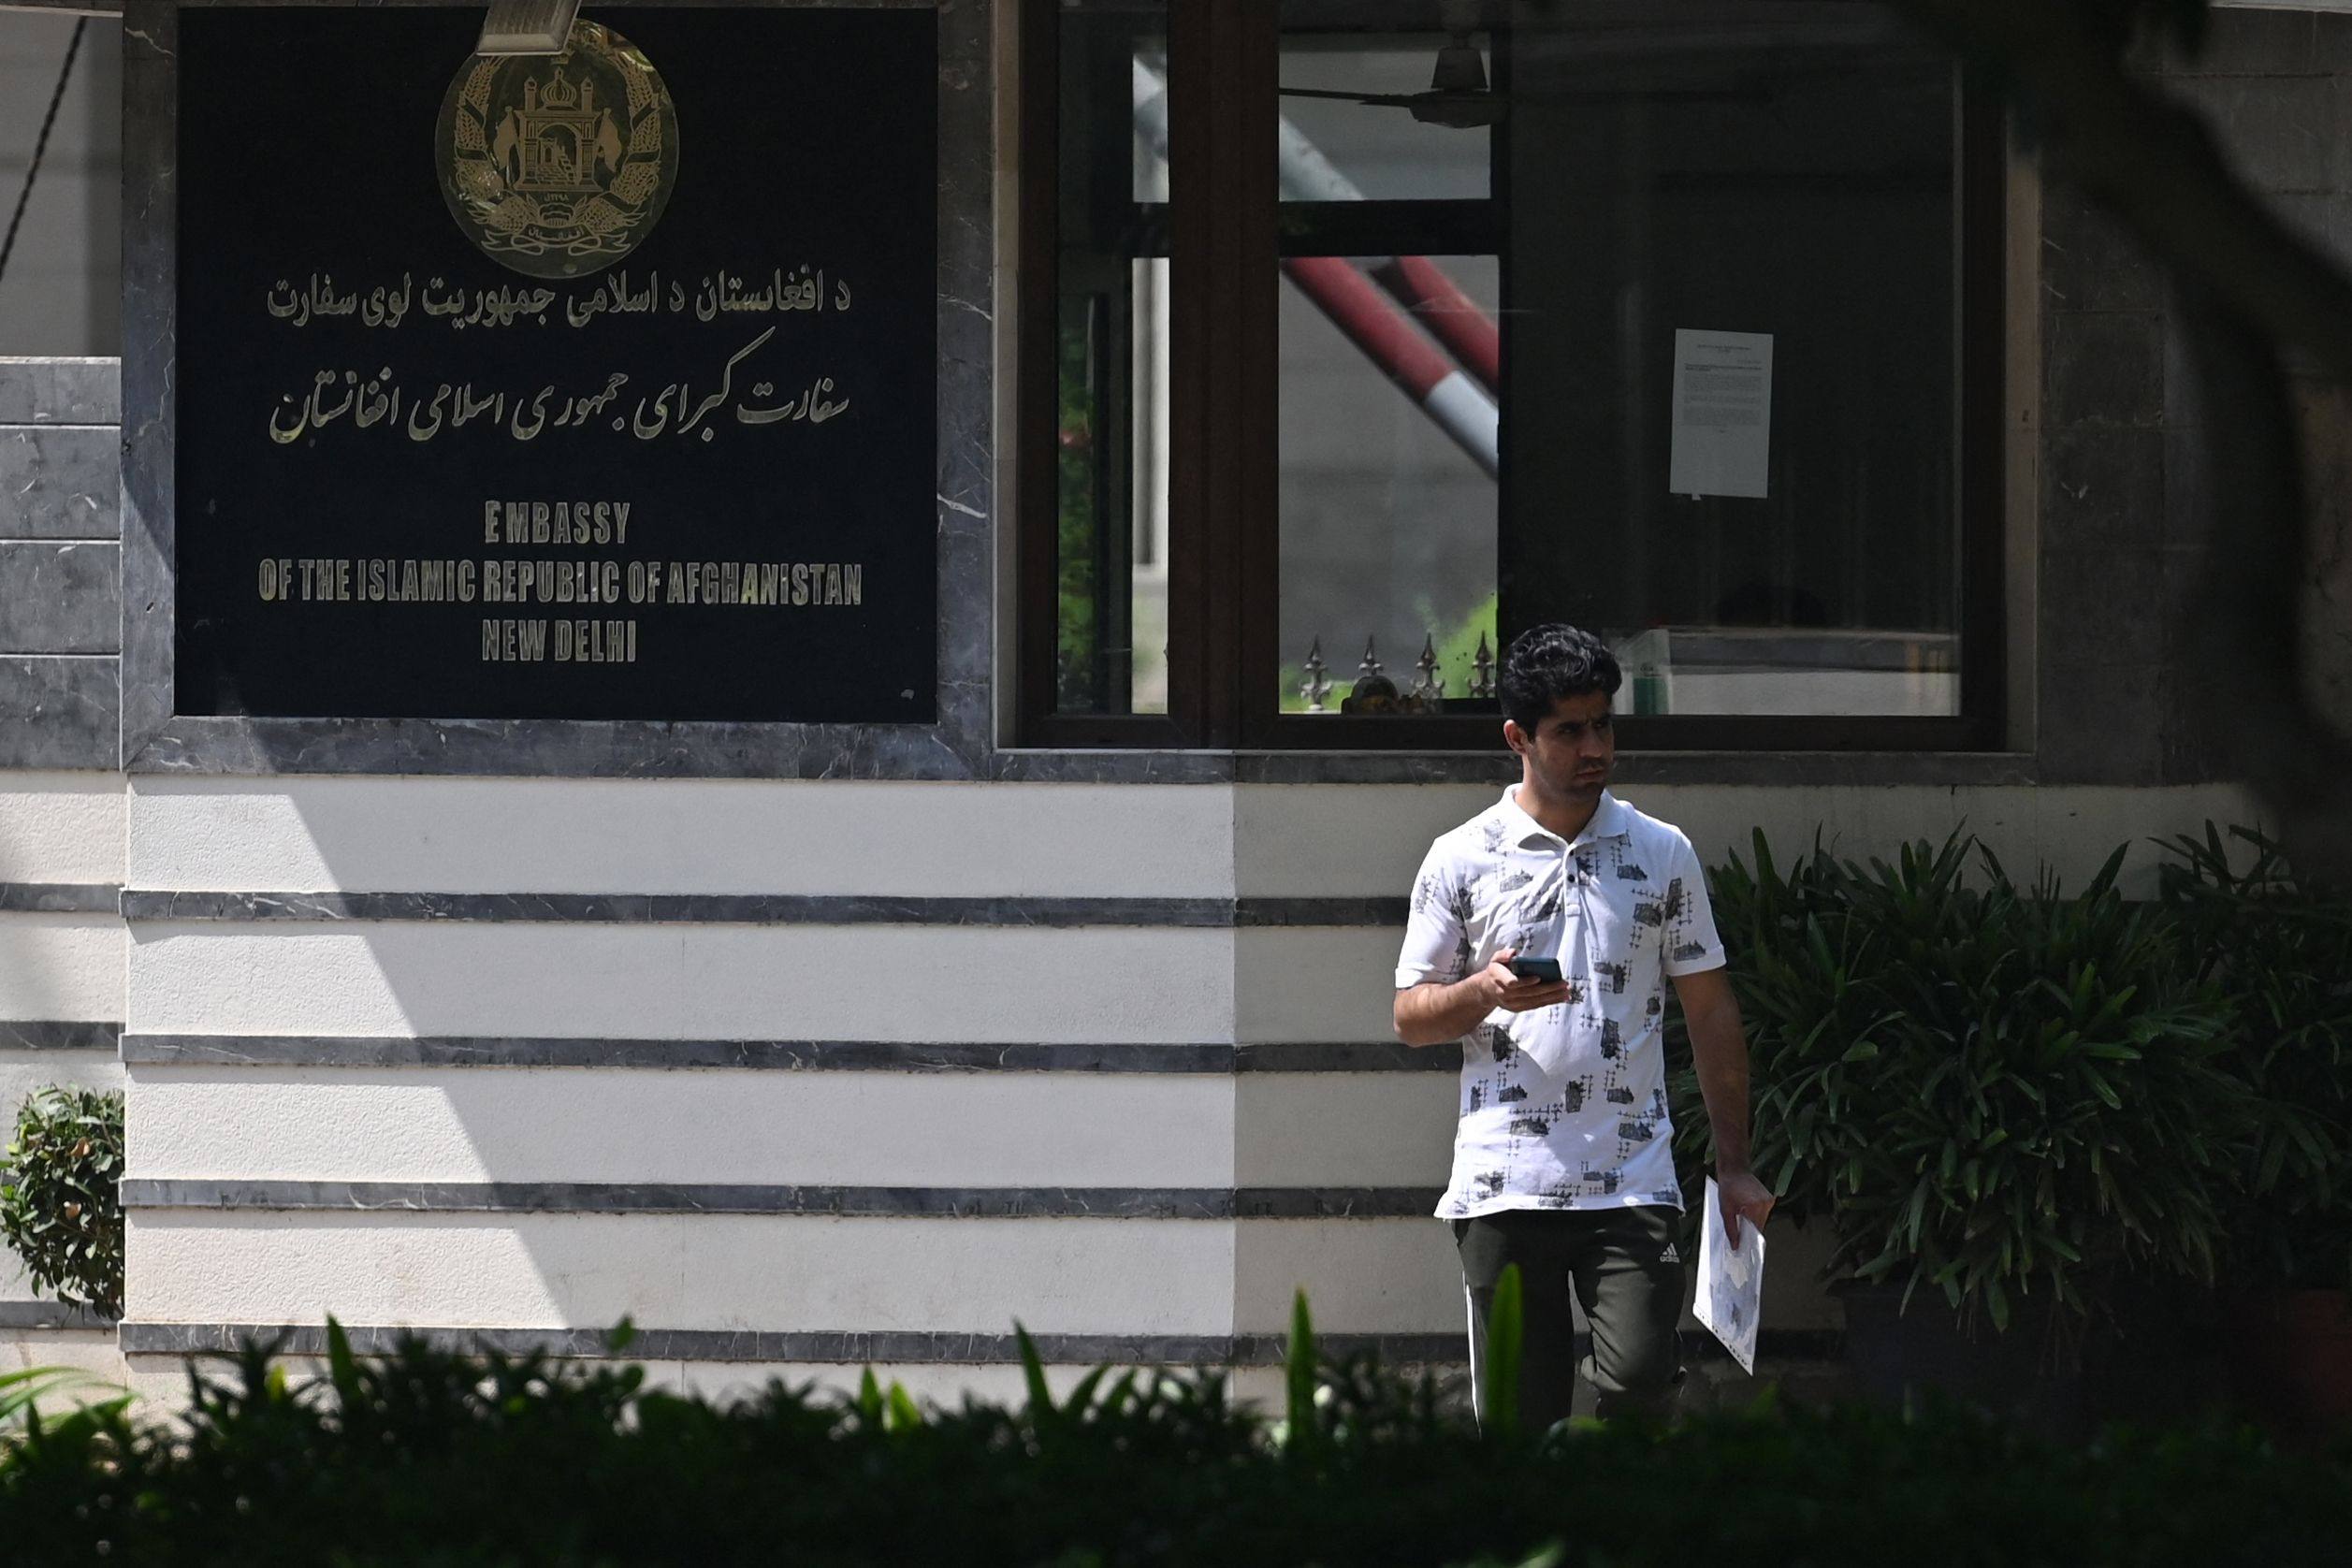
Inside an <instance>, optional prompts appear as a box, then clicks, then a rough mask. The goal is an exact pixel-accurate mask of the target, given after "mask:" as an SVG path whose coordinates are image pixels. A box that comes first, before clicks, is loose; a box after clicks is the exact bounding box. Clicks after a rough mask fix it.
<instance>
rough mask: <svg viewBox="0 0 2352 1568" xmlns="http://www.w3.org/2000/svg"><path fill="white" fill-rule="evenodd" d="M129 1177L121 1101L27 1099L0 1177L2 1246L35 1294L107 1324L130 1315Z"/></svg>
mask: <svg viewBox="0 0 2352 1568" xmlns="http://www.w3.org/2000/svg"><path fill="white" fill-rule="evenodd" d="M122 1177H123V1096H122V1093H121V1091H119V1090H99V1089H75V1088H62V1087H57V1086H54V1085H52V1086H51V1087H48V1088H42V1089H36V1090H35V1091H33V1093H32V1094H30V1095H27V1096H25V1098H24V1103H23V1104H22V1106H20V1107H19V1108H18V1110H17V1119H16V1132H15V1137H14V1138H13V1139H11V1140H10V1141H9V1143H8V1146H7V1166H6V1170H5V1172H0V1241H7V1244H8V1246H9V1248H10V1249H11V1250H12V1251H14V1252H15V1253H16V1254H17V1256H19V1257H21V1258H22V1259H23V1261H24V1271H25V1276H26V1277H27V1278H28V1279H30V1280H31V1281H32V1283H33V1288H34V1289H36V1290H44V1291H48V1292H51V1294H53V1295H54V1296H55V1297H56V1298H57V1299H58V1300H60V1301H63V1302H64V1303H65V1304H66V1305H67V1306H77V1307H86V1308H88V1309H89V1310H90V1311H91V1312H93V1313H94V1314H97V1315H98V1316H100V1317H102V1318H114V1317H120V1316H121V1315H122V1314H123V1200H122V1192H121V1187H120V1183H121V1181H122Z"/></svg>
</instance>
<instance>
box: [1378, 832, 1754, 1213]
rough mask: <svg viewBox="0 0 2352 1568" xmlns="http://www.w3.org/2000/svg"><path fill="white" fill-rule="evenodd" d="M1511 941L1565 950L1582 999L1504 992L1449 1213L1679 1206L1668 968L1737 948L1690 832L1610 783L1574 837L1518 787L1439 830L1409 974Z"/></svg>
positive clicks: (1479, 1062)
mask: <svg viewBox="0 0 2352 1568" xmlns="http://www.w3.org/2000/svg"><path fill="white" fill-rule="evenodd" d="M1504 948H1513V949H1516V950H1517V951H1519V952H1521V953H1523V954H1527V955H1529V956H1532V957H1542V956H1547V955H1551V954H1557V955H1558V956H1559V959H1560V968H1561V975H1562V976H1563V977H1564V978H1565V979H1566V980H1567V981H1568V986H1569V1000H1568V1001H1566V1002H1564V1003H1562V1004H1560V1005H1558V1006H1555V1007H1549V1008H1541V1009H1535V1010H1534V1011H1532V1012H1522V1013H1513V1012H1507V1011H1504V1010H1503V1009H1500V1008H1498V1009H1495V1010H1494V1011H1493V1012H1492V1013H1489V1014H1488V1016H1487V1017H1486V1019H1485V1020H1484V1021H1482V1022H1481V1023H1480V1024H1478V1025H1477V1026H1476V1027H1475V1028H1474V1029H1473V1030H1472V1031H1471V1032H1470V1034H1469V1035H1468V1036H1467V1037H1465V1038H1464V1039H1463V1041H1462V1076H1461V1121H1460V1124H1459V1126H1458V1127H1457V1129H1456V1131H1455V1135H1454V1174H1453V1181H1452V1183H1451V1184H1449V1185H1448V1186H1447V1187H1446V1189H1445V1198H1442V1199H1441V1200H1440V1201H1439V1203H1438V1206H1437V1213H1438V1217H1439V1218H1441V1219H1467V1218H1470V1217H1472V1216H1473V1215H1476V1214H1489V1213H1494V1212H1498V1211H1501V1210H1505V1209H1609V1208H1620V1207H1624V1208H1630V1207H1634V1206H1638V1205H1643V1204H1662V1205H1670V1206H1672V1207H1675V1208H1680V1207H1681V1203H1682V1198H1681V1191H1680V1189H1679V1187H1678V1186H1677V1183H1676V1181H1675V1169H1674V1129H1673V1127H1672V1125H1670V1124H1669V1122H1668V1120H1667V1113H1666V1062H1665V1049H1664V1045H1663V1030H1662V1024H1663V1021H1664V1014H1665V982H1666V979H1667V977H1668V976H1672V975H1688V974H1695V973H1697V972H1699V971H1700V970H1703V969H1714V968H1720V966H1721V965H1722V964H1723V945H1722V942H1721V940H1720V938H1719V937H1718V936H1716V932H1715V917H1714V914H1713V912H1712V911H1711V910H1710V909H1709V907H1708V906H1707V897H1706V875H1705V873H1704V872H1703V871H1702V869H1701V867H1700V865H1699V858H1698V855H1697V853H1696V852H1695V851H1694V850H1692V849H1691V840H1690V839H1689V838H1687V837H1685V836H1684V835H1683V833H1682V830H1681V829H1679V828H1677V827H1675V826H1673V825H1672V824H1670V823H1666V822H1662V821H1660V820H1657V819H1656V818H1655V817H1647V816H1644V815H1643V814H1642V813H1641V812H1639V811H1636V810H1634V809H1633V807H1632V806H1628V805H1626V804H1625V803H1624V802H1623V801H1620V800H1619V799H1618V798H1617V797H1616V796H1615V795H1613V794H1610V793H1608V792H1607V791H1603V792H1602V795H1601V803H1600V806H1598V807H1597V808H1596V809H1595V810H1594V812H1593V814H1592V820H1591V821H1590V822H1589V823H1587V824H1586V825H1585V828H1584V831H1583V832H1582V833H1580V834H1578V835H1576V837H1575V841H1574V842H1573V843H1572V842H1569V841H1567V840H1564V839H1562V838H1561V837H1560V836H1559V835H1557V834H1554V833H1551V832H1548V831H1547V830H1546V829H1545V828H1544V827H1543V826H1542V825H1541V824H1539V823H1538V822H1537V821H1536V820H1535V819H1534V818H1532V817H1531V816H1529V815H1528V814H1527V813H1526V812H1525V811H1523V810H1521V809H1520V808H1519V806H1518V803H1517V801H1515V800H1514V799H1512V792H1511V791H1509V790H1505V791H1503V798H1502V800H1500V801H1498V802H1497V803H1496V804H1495V805H1493V806H1489V807H1488V809H1487V810H1485V811H1483V812H1481V813H1479V814H1478V815H1477V816H1475V817H1474V818H1472V819H1471V820H1469V821H1467V822H1464V823H1463V824H1462V825H1461V826H1460V827H1458V828H1456V829H1454V830H1453V831H1452V832H1451V833H1448V834H1445V835H1444V836H1442V837H1440V838H1439V839H1438V840H1437V842H1436V843H1434V844H1432V845H1431V846H1430V852H1429V857H1428V858H1427V859H1426V860H1424V861H1423V862H1422V863H1421V874H1420V877H1419V878H1418V879H1417V880H1416V882H1415V883H1414V888H1413V912H1412V916H1411V919H1410V920H1409V922H1407V924H1406V927H1405V937H1404V951H1403V952H1402V953H1401V954H1400V955H1399V957H1398V959H1397V988H1398V989H1399V990H1404V989H1407V988H1409V987H1411V986H1416V985H1419V984H1421V983H1422V982H1423V981H1425V980H1440V981H1445V982H1449V983H1450V982H1452V981H1455V980H1462V979H1465V978H1466V977H1468V976H1470V975H1473V974H1474V973H1476V972H1477V971H1478V970H1480V969H1483V968H1485V967H1486V966H1487V965H1488V963H1490V962H1491V961H1492V960H1493V957H1494V955H1495V954H1496V953H1497V952H1498V951H1501V950H1503V949H1504Z"/></svg>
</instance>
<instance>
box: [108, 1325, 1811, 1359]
mask: <svg viewBox="0 0 2352 1568" xmlns="http://www.w3.org/2000/svg"><path fill="white" fill-rule="evenodd" d="M343 1332H344V1334H345V1336H346V1337H348V1339H349V1340H350V1342H351V1347H352V1349H353V1351H354V1352H356V1354H358V1355H362V1356H381V1355H385V1354H387V1353H388V1352H390V1351H391V1350H392V1349H393V1348H394V1347H395V1346H396V1345H398V1344H399V1342H400V1341H401V1340H402V1339H403V1338H407V1337H411V1336H413V1337H414V1338H417V1339H421V1340H423V1341H425V1342H426V1343H428V1344H431V1345H434V1346H437V1347H439V1348H442V1349H447V1350H469V1351H492V1350H495V1351H497V1352H499V1353H501V1354H502V1355H508V1356H522V1355H529V1354H530V1353H531V1352H533V1351H544V1352H545V1353H547V1354H548V1355H551V1356H558V1357H567V1358H572V1359H579V1360H623V1361H662V1360H677V1361H804V1362H817V1363H832V1364H836V1365H852V1366H854V1365H858V1364H862V1363H864V1364H874V1365H922V1364H946V1365H962V1366H987V1365H994V1364H1000V1363H1005V1362H1015V1361H1018V1360H1019V1359H1020V1358H1021V1351H1020V1344H1019V1342H1018V1341H1016V1340H1015V1339H1014V1338H1013V1336H1012V1335H1010V1334H970V1333H961V1332H946V1333H924V1332H921V1331H914V1330H906V1329H896V1330H882V1331H878V1332H861V1331H858V1330H854V1329H839V1330H782V1331H777V1330H769V1329H754V1328H745V1329H726V1328H640V1329H638V1330H636V1332H635V1334H634V1335H633V1336H632V1338H631V1340H630V1341H629V1343H628V1344H627V1345H626V1346H624V1347H622V1348H621V1349H619V1350H617V1351H616V1350H615V1349H614V1348H613V1345H612V1341H611V1335H610V1333H609V1331H607V1330H605V1329H601V1328H438V1327H436V1328H399V1327H393V1326H376V1325H349V1326H346V1327H345V1328H344V1329H343ZM1575 1338H1576V1349H1577V1353H1578V1354H1579V1355H1582V1354H1584V1353H1585V1352H1586V1351H1587V1350H1588V1349H1589V1348H1590V1340H1589V1338H1588V1337H1587V1336H1586V1335H1583V1334H1578V1335H1577V1336H1576V1337H1575ZM1682 1339H1683V1346H1682V1350H1683V1357H1684V1359H1685V1360H1686V1361H1691V1362H1713V1361H1725V1360H1728V1359H1729V1357H1728V1356H1727V1355H1726V1354H1725V1352H1724V1351H1723V1349H1722V1347H1721V1346H1720V1345H1718V1344H1717V1343H1715V1341H1714V1340H1713V1339H1711V1338H1710V1337H1708V1336H1707V1335H1706V1334H1704V1333H1698V1334H1693V1333H1687V1332H1686V1333H1685V1334H1684V1335H1683V1336H1682ZM121 1340H122V1347H123V1354H125V1355H129V1356H199V1355H222V1354H228V1353H233V1352H235V1351H237V1350H238V1349H240V1347H241V1346H242V1345H243V1344H245V1343H248V1342H252V1343H263V1344H271V1343H274V1347H275V1349H276V1350H277V1352H278V1353H279V1354H280V1355H284V1356H324V1355H325V1354H326V1353H327V1330H326V1328H324V1327H323V1326H320V1325H312V1324H290V1323H276V1324H254V1323H138V1322H131V1323H125V1324H123V1326H122V1330H121ZM1032 1340H1033V1342H1034V1343H1036V1345H1037V1347H1038V1357H1040V1358H1041V1359H1042V1360H1044V1361H1046V1362H1048V1363H1049V1364H1053V1365H1059V1366H1099V1365H1101V1364H1103V1363H1104V1362H1110V1363H1112V1364H1114V1365H1121V1366H1169V1367H1186V1366H1200V1367H1215V1366H1224V1367H1265V1366H1279V1365H1281V1364H1282V1363H1283V1361H1284V1360H1285V1357H1286V1356H1287V1355H1288V1352H1289V1341H1288V1339H1287V1338H1286V1337H1285V1336H1283V1335H1280V1334H1037V1335H1033V1336H1032ZM1843 1342H1844V1336H1843V1335H1841V1334H1838V1333H1836V1332H1829V1331H1813V1330H1808V1329H1786V1328H1784V1329H1772V1328H1766V1329H1764V1331H1763V1332H1762V1334H1761V1335H1760V1336H1759V1345H1758V1358H1759V1360H1760V1361H1761V1360H1762V1359H1764V1358H1765V1357H1770V1358H1773V1359H1775V1360H1782V1361H1792V1362H1820V1361H1828V1360H1834V1359H1835V1358H1836V1357H1837V1355H1838V1354H1839V1352H1840V1350H1841V1348H1842V1345H1843ZM1315 1344H1316V1346H1317V1348H1318V1349H1319V1350H1320V1351H1321V1352H1322V1353H1323V1354H1324V1355H1326V1356H1329V1357H1347V1356H1354V1355H1360V1354H1362V1353H1365V1352H1371V1353H1373V1354H1376V1355H1377V1356H1379V1357H1380V1358H1381V1360H1382V1361H1383V1362H1385V1363H1387V1365H1390V1366H1394V1367H1415V1366H1452V1367H1459V1366H1463V1365H1466V1364H1467V1362H1468V1360H1469V1348H1468V1345H1467V1343H1466V1342H1465V1341H1464V1339H1463V1337H1462V1336H1461V1335H1460V1334H1451V1333H1448V1334H1317V1335H1316V1336H1315Z"/></svg>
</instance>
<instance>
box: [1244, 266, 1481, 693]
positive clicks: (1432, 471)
mask: <svg viewBox="0 0 2352 1568" xmlns="http://www.w3.org/2000/svg"><path fill="white" fill-rule="evenodd" d="M1414 259H1415V260H1416V262H1417V263H1418V268H1417V269H1416V271H1418V272H1419V273H1420V274H1422V275H1425V276H1428V277H1429V278H1430V279H1432V280H1433V281H1434V280H1442V281H1443V282H1444V283H1445V284H1447V285H1450V286H1452V287H1455V288H1458V289H1459V291H1460V295H1459V298H1457V299H1455V300H1454V301H1452V306H1453V308H1454V309H1456V310H1459V311H1460V312H1462V313H1463V314H1464V315H1465V316H1466V317H1468V318H1470V319H1471V320H1473V321H1474V322H1475V323H1479V324H1484V325H1486V326H1488V328H1489V329H1491V323H1492V321H1493V312H1494V309H1495V306H1496V303H1497V301H1498V285H1499V269H1497V267H1496V264H1495V260H1494V258H1493V257H1491V256H1440V257H1416V258H1414ZM1393 267H1394V262H1393V260H1392V259H1391V258H1383V257H1372V258H1354V259H1351V258H1345V257H1293V258H1290V259H1289V260H1288V261H1287V262H1286V263H1285V269H1284V271H1285V279H1284V284H1283V289H1282V303H1281V306H1280V317H1279V320H1280V325H1281V334H1282V337H1281V351H1280V365H1281V371H1280V374H1281V401H1280V418H1281V426H1282V430H1281V465H1282V466H1281V472H1282V489H1281V517H1282V548H1281V560H1282V565H1281V573H1282V580H1281V639H1282V640H1281V645H1280V646H1281V648H1282V651H1283V656H1284V660H1285V669H1284V671H1283V675H1282V692H1281V695H1282V699H1283V700H1282V707H1283V711H1285V712H1289V713H1304V712H1331V713H1337V712H1342V711H1347V712H1399V711H1415V712H1439V711H1445V702H1444V701H1442V699H1453V700H1455V705H1457V706H1459V700H1461V699H1466V698H1469V697H1471V696H1472V695H1473V689H1474V687H1478V688H1481V690H1482V691H1483V687H1482V683H1481V680H1480V673H1479V670H1478V668H1477V665H1476V659H1477V654H1478V651H1479V649H1480V648H1481V647H1482V646H1483V647H1484V648H1485V650H1486V651H1487V653H1488V656H1489V658H1491V655H1492V652H1493V646H1494V636H1495V462H1496V448H1495V409H1494V400H1493V397H1492V395H1491V393H1489V392H1488V390H1487V389H1486V388H1485V387H1484V386H1482V385H1479V384H1478V383H1477V382H1476V381H1475V380H1474V378H1473V377H1471V376H1469V375H1468V374H1466V373H1465V372H1463V371H1462V370H1459V368H1458V367H1456V366H1455V365H1454V363H1453V362H1452V361H1451V359H1450V358H1448V357H1447V356H1445V354H1444V353H1443V351H1442V350H1440V349H1438V348H1437V347H1436V345H1435V343H1434V342H1433V341H1428V340H1425V339H1424V338H1423V337H1422V335H1421V334H1420V332H1419V330H1418V329H1417V328H1416V327H1414V326H1413V325H1412V323H1411V322H1410V321H1409V320H1408V318H1407V317H1408V312H1407V310H1406V308H1405V307H1404V306H1402V305H1401V303H1399V301H1398V299H1397V298H1396V297H1395V296H1394V295H1392V294H1390V293H1389V292H1387V290H1385V289H1383V288H1382V286H1381V285H1380V283H1378V282H1377V281H1376V280H1377V278H1378V276H1379V275H1380V274H1382V273H1383V272H1384V271H1387V270H1390V269H1393ZM1431 378H1440V379H1437V380H1435V381H1434V383H1433V384H1432V383H1431ZM1425 648H1426V650H1427V652H1428V654H1429V656H1430V660H1431V661H1432V668H1431V669H1426V670H1425V669H1423V668H1422V667H1421V657H1422V654H1423V652H1424V649H1425ZM1316 650H1319V652H1320V660H1321V661H1322V663H1323V664H1324V665H1326V666H1327V667H1328V670H1329V672H1330V674H1329V675H1328V677H1327V678H1328V679H1329V681H1330V682H1331V685H1332V688H1333V689H1332V690H1331V692H1330V693H1329V694H1328V695H1327V696H1324V697H1323V698H1321V699H1320V700H1319V701H1318V700H1317V698H1316V696H1315V694H1314V692H1313V691H1311V690H1309V687H1310V685H1311V684H1312V683H1311V680H1310V677H1309V675H1308V673H1307V670H1306V668H1305V665H1306V661H1307V659H1308V657H1309V656H1310V654H1312V653H1314V652H1315V651H1316ZM1374 664H1377V665H1378V666H1380V668H1379V669H1377V670H1375V669H1373V668H1372V665H1374ZM1384 681H1385V685H1384V684H1383V683H1384ZM1359 686H1360V690H1358V688H1359ZM1391 689H1393V690H1391Z"/></svg>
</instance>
